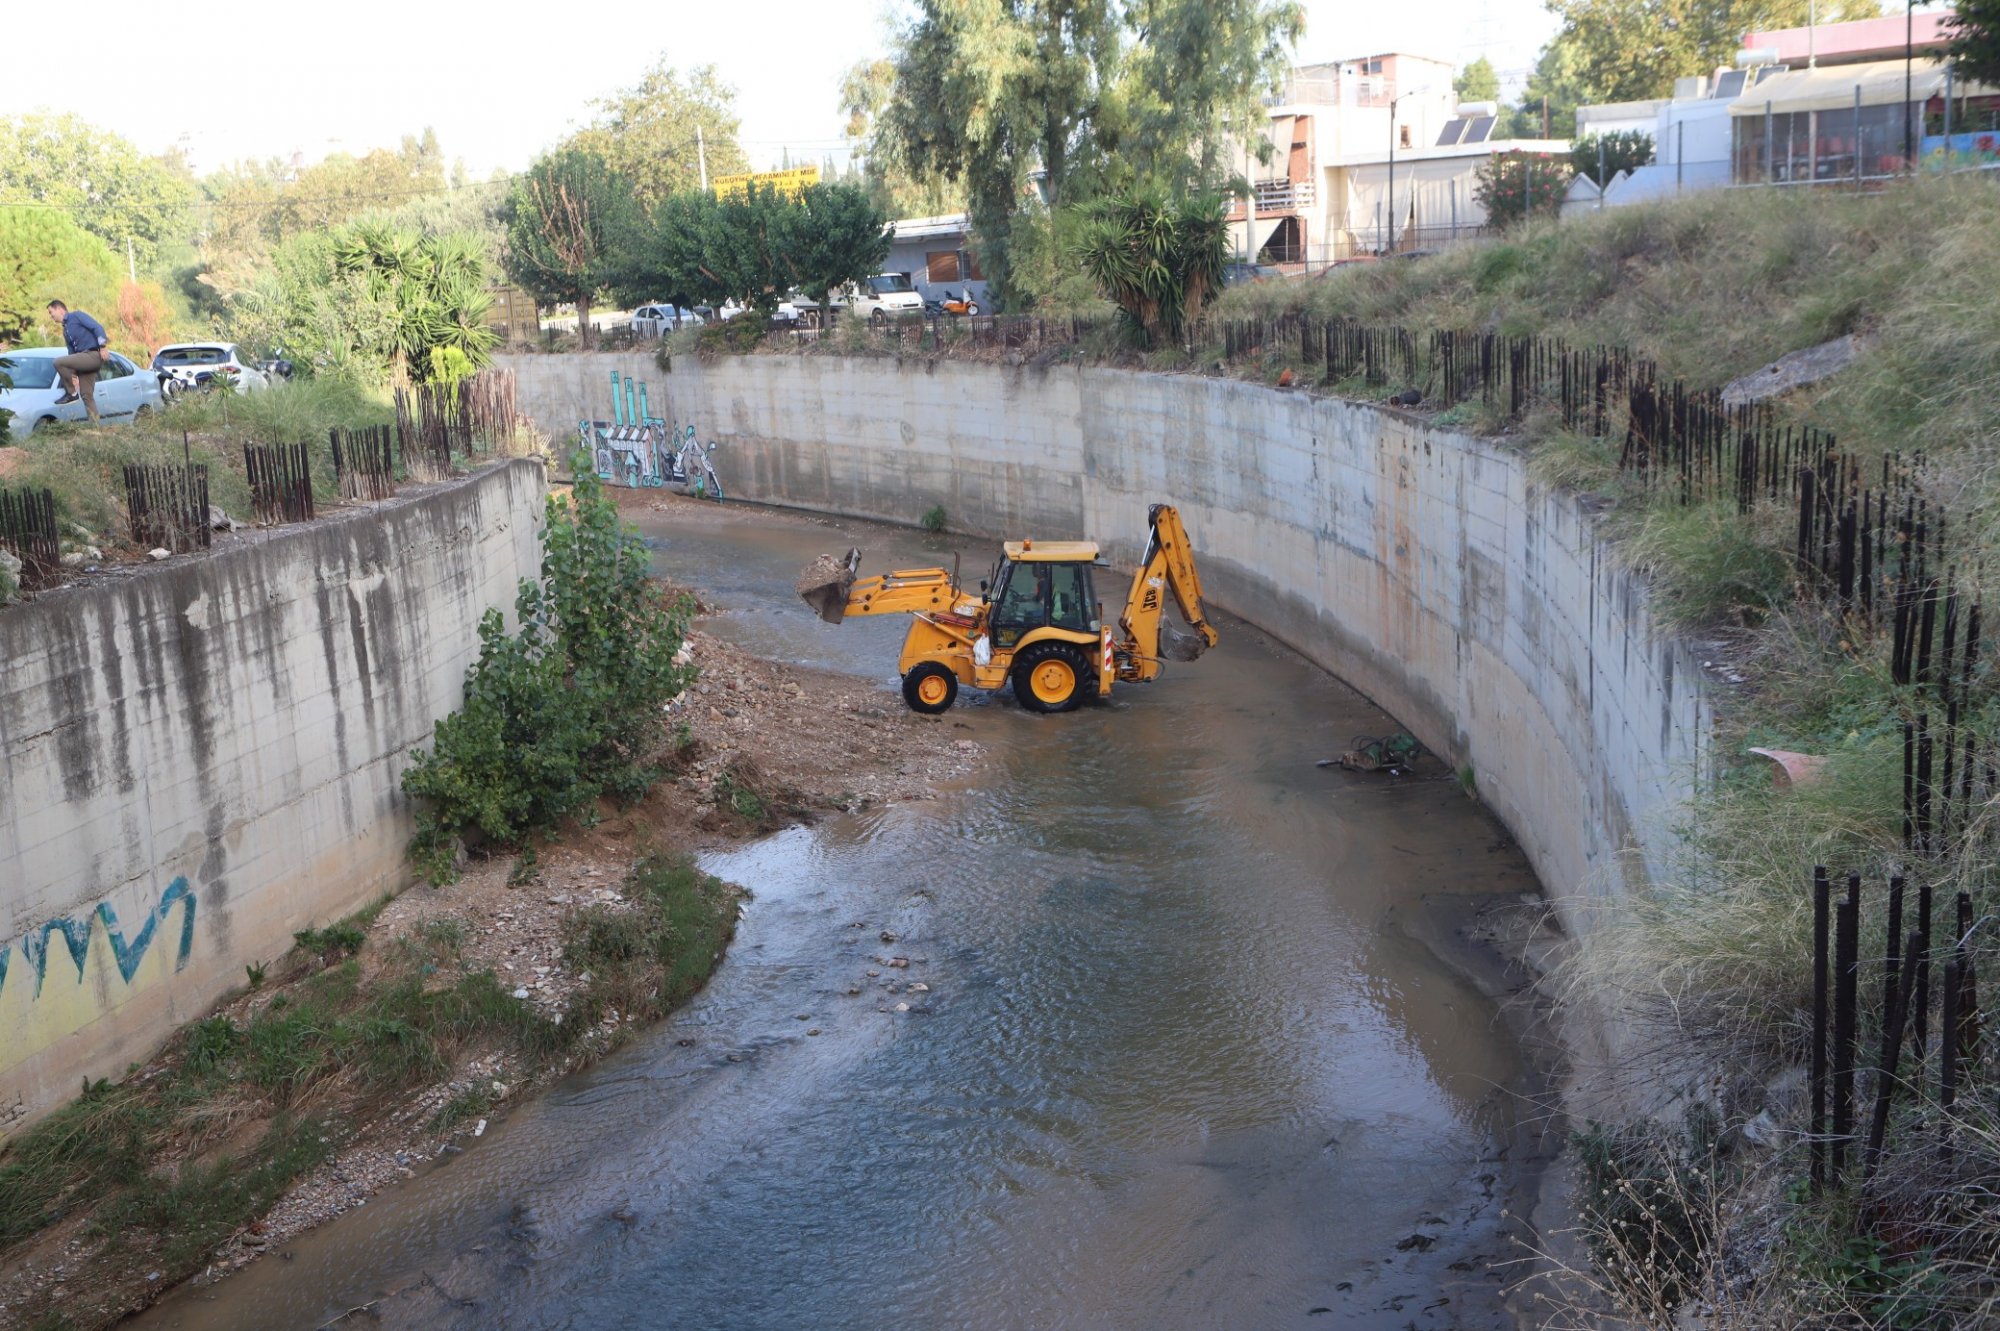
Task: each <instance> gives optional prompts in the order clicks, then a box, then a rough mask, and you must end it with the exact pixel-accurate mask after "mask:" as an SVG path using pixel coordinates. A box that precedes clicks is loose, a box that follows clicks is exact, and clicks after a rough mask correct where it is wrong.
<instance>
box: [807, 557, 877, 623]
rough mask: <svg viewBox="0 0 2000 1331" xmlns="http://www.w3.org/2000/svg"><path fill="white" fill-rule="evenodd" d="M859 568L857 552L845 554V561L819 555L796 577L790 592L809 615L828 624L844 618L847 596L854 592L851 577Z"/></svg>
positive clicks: (859, 560)
mask: <svg viewBox="0 0 2000 1331" xmlns="http://www.w3.org/2000/svg"><path fill="white" fill-rule="evenodd" d="M860 568H861V551H859V550H849V551H848V552H847V558H845V559H842V558H841V557H840V556H838V555H821V556H819V557H818V558H817V559H815V560H813V562H812V563H810V564H807V565H806V566H805V568H804V569H803V570H802V571H801V572H800V573H799V578H798V581H797V582H795V583H793V584H792V586H793V589H794V590H796V591H797V592H798V594H799V599H801V600H803V601H804V602H805V603H806V604H807V605H809V606H811V607H812V609H813V613H814V614H816V615H818V616H819V617H820V618H821V619H823V620H825V621H826V622H827V623H829V624H838V623H839V622H840V621H841V620H843V619H845V618H847V594H848V592H850V591H852V590H853V589H854V575H855V573H856V572H857V571H859V570H860Z"/></svg>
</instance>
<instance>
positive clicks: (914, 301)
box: [827, 273, 924, 324]
mask: <svg viewBox="0 0 2000 1331" xmlns="http://www.w3.org/2000/svg"><path fill="white" fill-rule="evenodd" d="M827 302H828V303H829V304H830V305H832V306H834V307H836V308H838V309H841V310H844V311H845V312H846V313H848V314H850V315H853V316H855V317H856V318H863V319H866V320H868V321H869V322H870V323H872V324H885V323H888V322H889V321H890V320H891V319H901V318H904V317H906V316H914V315H921V314H922V313H923V312H924V297H923V293H922V292H920V291H918V290H917V289H916V288H915V287H914V286H912V285H910V275H909V274H908V273H877V274H875V276H873V277H871V278H869V279H868V280H867V282H866V283H863V284H862V285H860V286H858V287H857V286H856V285H854V284H852V283H850V284H849V285H847V286H845V287H841V288H839V289H837V290H834V291H830V292H828V293H827Z"/></svg>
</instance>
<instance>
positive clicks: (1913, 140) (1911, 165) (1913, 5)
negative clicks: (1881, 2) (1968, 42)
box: [1903, 0, 1929, 175]
mask: <svg viewBox="0 0 2000 1331" xmlns="http://www.w3.org/2000/svg"><path fill="white" fill-rule="evenodd" d="M1916 25H1917V0H1904V3H1903V169H1904V170H1905V171H1907V172H1909V173H1911V174H1912V175H1914V174H1915V173H1916V170H1917V131H1916V128H1915V126H1914V125H1913V124H1912V123H1911V120H1910V112H1911V111H1912V110H1913V109H1914V108H1913V107H1911V105H1910V101H1911V99H1912V98H1913V97H1914V96H1915V95H1916V94H1915V92H1914V91H1913V90H1912V88H1911V86H1910V60H1911V55H1912V53H1913V51H1914V49H1915V47H1916ZM1925 109H1926V110H1928V109H1929V103H1928V102H1926V103H1925Z"/></svg>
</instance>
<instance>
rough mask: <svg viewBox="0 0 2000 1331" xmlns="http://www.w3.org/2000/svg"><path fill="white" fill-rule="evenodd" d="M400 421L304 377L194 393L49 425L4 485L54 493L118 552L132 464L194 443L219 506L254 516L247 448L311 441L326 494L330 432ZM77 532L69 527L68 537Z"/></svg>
mask: <svg viewBox="0 0 2000 1331" xmlns="http://www.w3.org/2000/svg"><path fill="white" fill-rule="evenodd" d="M391 419H392V416H391V412H390V409H389V405H388V403H387V401H386V400H382V399H378V398H376V397H374V396H371V395H369V394H367V393H364V392H362V391H361V390H360V389H357V388H353V387H351V386H349V385H347V384H343V383H340V382H337V381H334V380H311V379H307V380H299V381H295V382H292V383H287V384H280V385H278V386H277V387H274V388H271V389H269V390H267V391H265V392H260V393H245V394H240V395H239V394H233V393H213V394H191V395H188V396H184V397H182V398H180V399H178V400H176V401H175V402H174V403H173V404H172V405H171V406H170V407H168V408H167V409H166V410H165V411H162V412H158V413H156V414H154V415H153V416H151V417H149V418H148V419H146V420H145V421H142V422H140V423H139V424H137V425H122V424H121V425H105V426H101V427H97V428H91V427H88V426H78V425H62V426H45V427H43V428H42V429H40V430H38V431H36V432H35V433H34V434H33V435H31V436H29V438H28V439H27V440H26V441H25V443H24V444H22V445H21V447H22V449H23V451H24V452H25V454H26V458H25V460H24V461H23V463H22V465H20V466H19V467H18V468H17V469H15V470H13V471H12V472H11V474H10V475H9V476H8V477H7V479H6V482H5V483H6V485H7V486H8V487H9V488H17V487H19V488H39V487H43V486H46V487H48V488H49V489H51V490H53V491H54V492H55V496H56V507H57V511H58V516H59V517H60V518H61V519H63V520H64V521H67V522H73V523H76V524H77V525H78V526H81V527H84V528H86V529H88V530H89V531H91V532H93V533H94V534H96V536H97V537H99V538H100V539H99V540H98V541H97V542H96V544H98V545H99V546H100V547H102V548H104V549H106V550H107V551H110V550H113V549H115V548H117V547H118V546H120V545H121V544H123V543H124V542H125V538H126V536H127V533H126V531H125V520H124V505H125V490H124V482H123V480H122V473H121V470H120V469H121V468H122V467H123V465H124V464H125V463H128V462H150V463H159V462H178V461H180V460H181V457H182V449H183V446H184V443H185V447H186V450H187V454H188V456H189V457H190V458H192V460H193V461H195V462H202V463H206V464H207V465H208V478H209V479H208V489H209V500H210V502H211V503H214V504H216V505H217V506H219V507H220V508H222V510H223V511H224V512H226V513H228V514H229V515H230V516H231V517H233V518H235V519H236V520H238V521H239V522H246V521H248V520H249V518H250V487H249V484H248V482H247V481H246V480H245V479H244V472H243V445H244V444H246V443H258V444H306V445H309V446H310V447H311V449H312V452H313V459H314V470H315V475H314V478H313V490H314V493H315V494H317V495H320V496H327V495H331V494H332V493H333V488H332V487H333V470H332V465H333V464H332V457H331V454H330V453H329V451H328V446H327V430H328V429H329V428H331V427H333V426H343V427H349V428H352V427H359V426H364V425H381V424H386V423H387V422H388V421H390V420H391ZM184 435H185V441H184V440H183V436H184ZM73 535H75V533H74V532H69V531H66V532H65V536H66V538H67V537H68V536H73Z"/></svg>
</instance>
